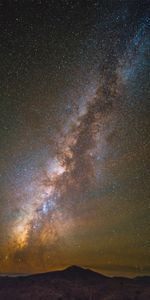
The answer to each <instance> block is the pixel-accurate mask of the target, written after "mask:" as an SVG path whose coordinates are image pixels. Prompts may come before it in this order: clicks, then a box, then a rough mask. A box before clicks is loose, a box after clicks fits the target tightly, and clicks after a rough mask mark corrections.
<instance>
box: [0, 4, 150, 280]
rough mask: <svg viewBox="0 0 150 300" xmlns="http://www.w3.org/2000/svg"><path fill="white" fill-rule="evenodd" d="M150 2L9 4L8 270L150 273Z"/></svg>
mask: <svg viewBox="0 0 150 300" xmlns="http://www.w3.org/2000/svg"><path fill="white" fill-rule="evenodd" d="M148 7H149V6H148V1H146V0H144V1H115V0H114V1H85V3H82V1H71V0H70V1H69V0H68V1H67V0H66V1H31V2H30V3H29V2H25V1H20V2H19V1H12V2H8V4H7V5H6V4H3V3H2V4H1V22H0V23H1V41H2V43H1V45H2V47H1V69H0V75H1V87H0V88H1V92H0V95H1V100H0V105H1V109H0V110H1V118H0V119H1V125H0V132H1V153H2V155H1V174H0V176H1V177H0V178H1V183H0V184H1V194H0V195H1V199H0V272H1V273H34V272H45V271H49V270H55V269H61V268H64V267H65V266H68V265H80V266H85V267H89V268H91V269H96V270H98V271H99V272H101V273H104V274H110V275H127V276H133V275H137V274H138V275H143V274H149V273H150V265H149V255H150V253H149V230H150V227H149V225H150V224H149V209H150V206H149V178H150V176H149V167H148V166H149V158H150V157H149V85H148V74H149V63H148V54H149V36H148V30H149V14H148Z"/></svg>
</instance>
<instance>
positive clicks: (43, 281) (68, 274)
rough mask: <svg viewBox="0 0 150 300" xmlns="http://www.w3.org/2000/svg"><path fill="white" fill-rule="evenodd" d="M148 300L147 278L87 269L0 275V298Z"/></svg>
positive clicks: (27, 299)
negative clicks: (115, 274) (132, 277)
mask: <svg viewBox="0 0 150 300" xmlns="http://www.w3.org/2000/svg"><path fill="white" fill-rule="evenodd" d="M31 299H33V300H48V299H50V300H106V299H107V300H130V299H131V300H148V299H150V277H149V276H143V277H136V278H134V279H130V278H123V277H114V278H110V277H106V276H104V275H102V274H99V273H97V272H94V271H92V270H90V269H84V268H81V267H78V266H70V267H68V268H66V269H65V270H61V271H53V272H47V273H40V274H33V275H28V276H18V277H10V276H5V277H4V276H3V277H0V300H31Z"/></svg>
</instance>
